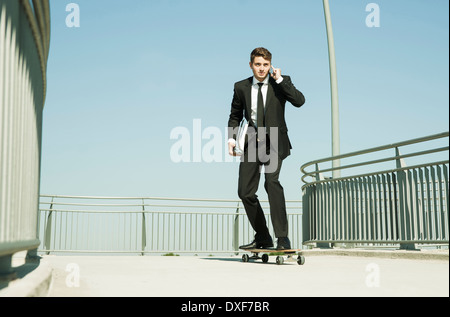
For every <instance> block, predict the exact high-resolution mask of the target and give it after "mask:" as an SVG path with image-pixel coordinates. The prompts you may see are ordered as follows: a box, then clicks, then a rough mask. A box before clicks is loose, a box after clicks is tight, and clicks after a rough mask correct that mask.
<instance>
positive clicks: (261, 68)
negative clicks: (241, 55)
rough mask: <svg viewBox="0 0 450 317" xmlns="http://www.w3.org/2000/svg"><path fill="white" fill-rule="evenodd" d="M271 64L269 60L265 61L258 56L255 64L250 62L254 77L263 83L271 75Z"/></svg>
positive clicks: (254, 61)
mask: <svg viewBox="0 0 450 317" xmlns="http://www.w3.org/2000/svg"><path fill="white" fill-rule="evenodd" d="M270 66H271V63H270V61H269V60H267V59H264V57H262V56H256V57H255V58H254V60H253V62H250V68H251V69H252V71H253V75H255V78H256V79H257V80H258V81H263V80H264V79H265V78H266V77H267V75H268V74H269V70H270Z"/></svg>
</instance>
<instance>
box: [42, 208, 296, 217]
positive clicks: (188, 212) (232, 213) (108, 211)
mask: <svg viewBox="0 0 450 317" xmlns="http://www.w3.org/2000/svg"><path fill="white" fill-rule="evenodd" d="M39 211H41V212H42V211H49V212H80V213H130V214H142V213H147V214H153V213H160V214H193V215H219V216H220V215H233V216H236V215H246V214H245V213H241V212H240V213H236V212H195V211H161V210H71V209H54V208H51V209H42V208H41V209H39ZM288 214H289V215H301V213H288ZM266 215H269V214H266Z"/></svg>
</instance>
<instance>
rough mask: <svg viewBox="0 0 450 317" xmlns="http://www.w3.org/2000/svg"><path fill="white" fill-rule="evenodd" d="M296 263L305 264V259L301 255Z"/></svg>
mask: <svg viewBox="0 0 450 317" xmlns="http://www.w3.org/2000/svg"><path fill="white" fill-rule="evenodd" d="M297 263H298V265H303V264H305V257H304V256H303V255H299V256H298V259H297Z"/></svg>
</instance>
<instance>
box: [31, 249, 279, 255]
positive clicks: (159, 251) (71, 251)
mask: <svg viewBox="0 0 450 317" xmlns="http://www.w3.org/2000/svg"><path fill="white" fill-rule="evenodd" d="M38 252H51V253H55V252H58V253H139V254H142V253H144V254H145V253H166V254H167V253H173V254H176V253H194V254H195V253H212V254H214V253H245V252H247V251H242V250H62V249H42V250H41V249H39V250H38ZM274 252H276V250H274ZM163 256H164V255H163Z"/></svg>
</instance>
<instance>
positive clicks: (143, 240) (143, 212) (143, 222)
mask: <svg viewBox="0 0 450 317" xmlns="http://www.w3.org/2000/svg"><path fill="white" fill-rule="evenodd" d="M146 228H147V227H146V225H145V200H144V199H142V253H141V255H142V256H143V255H144V251H145V248H146V246H147V232H146V231H147V229H146Z"/></svg>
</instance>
